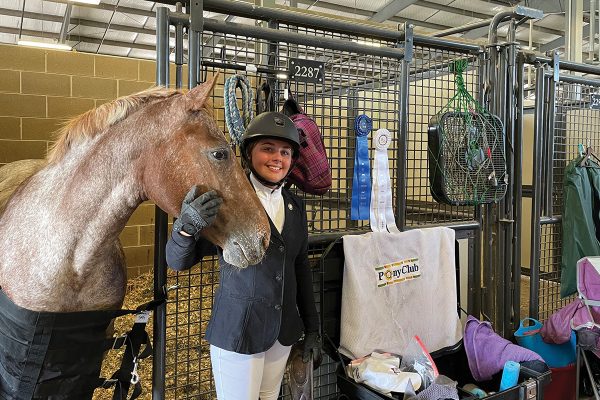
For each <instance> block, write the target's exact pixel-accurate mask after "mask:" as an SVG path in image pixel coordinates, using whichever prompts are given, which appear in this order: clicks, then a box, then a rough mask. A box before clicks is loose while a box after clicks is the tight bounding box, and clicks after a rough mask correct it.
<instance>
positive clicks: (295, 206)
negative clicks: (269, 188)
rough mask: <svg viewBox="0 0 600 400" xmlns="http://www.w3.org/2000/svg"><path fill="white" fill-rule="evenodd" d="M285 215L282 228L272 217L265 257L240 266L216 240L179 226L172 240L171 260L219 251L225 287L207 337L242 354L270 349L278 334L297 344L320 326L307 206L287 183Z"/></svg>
mask: <svg viewBox="0 0 600 400" xmlns="http://www.w3.org/2000/svg"><path fill="white" fill-rule="evenodd" d="M281 193H282V195H283V201H284V207H285V221H284V225H283V231H282V232H281V233H279V231H278V230H277V229H276V228H275V226H274V225H273V222H272V221H271V219H270V218H269V224H270V226H271V240H270V242H269V247H268V248H267V251H266V253H265V256H264V258H263V260H262V261H261V262H260V263H258V264H256V265H251V266H248V267H247V268H244V269H240V268H237V267H234V266H232V265H230V264H228V263H227V262H225V260H224V259H223V253H222V250H221V249H220V248H218V247H216V246H214V245H212V244H211V243H210V242H208V241H206V240H204V239H200V240H198V242H195V241H194V238H193V237H187V236H183V235H181V234H179V233H176V232H173V233H172V234H171V240H169V242H168V243H167V248H166V257H167V263H168V265H169V266H170V267H171V268H173V269H176V270H184V269H188V268H190V267H191V266H192V265H195V264H196V263H198V262H199V261H200V259H201V258H202V257H203V256H206V255H210V254H215V250H216V254H218V256H219V266H220V281H219V288H218V290H217V293H216V295H215V301H214V304H213V309H212V315H211V319H210V322H209V324H208V327H207V330H206V340H208V342H209V343H210V344H212V345H214V346H217V347H219V348H222V349H225V350H229V351H234V352H237V353H242V354H255V353H260V352H263V351H266V350H268V349H269V348H270V347H271V346H272V345H273V344H274V343H275V340H279V342H280V343H281V344H283V345H286V346H289V345H292V344H294V343H295V342H296V341H297V340H298V339H300V337H301V335H302V331H303V330H304V331H305V332H318V330H319V317H318V314H317V310H316V307H315V301H314V295H313V287H312V274H311V271H310V267H309V265H308V253H307V249H308V228H307V221H306V210H305V207H304V203H303V202H302V200H300V198H298V197H297V196H295V195H293V194H292V193H290V192H289V191H288V190H287V189H285V188H284V189H282V191H281Z"/></svg>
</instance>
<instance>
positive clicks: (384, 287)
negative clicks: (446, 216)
mask: <svg viewBox="0 0 600 400" xmlns="http://www.w3.org/2000/svg"><path fill="white" fill-rule="evenodd" d="M454 238H455V235H454V230H452V229H450V228H443V227H436V228H427V229H414V230H410V231H406V232H400V233H388V232H370V233H367V234H364V235H347V236H344V238H343V242H344V258H345V264H344V277H343V279H344V281H343V287H342V310H341V326H340V329H341V332H340V352H341V353H342V354H344V355H345V356H347V357H350V358H358V357H362V356H365V355H367V354H370V353H371V352H372V351H374V350H379V351H389V352H392V353H396V354H401V353H402V351H403V350H404V348H405V347H406V345H407V343H408V342H409V340H411V339H412V337H413V336H414V335H418V336H419V337H420V338H421V340H422V341H423V343H424V344H425V346H426V348H427V350H428V351H430V352H432V351H436V350H439V349H442V348H444V347H448V346H453V345H455V344H456V343H457V342H458V341H459V340H460V339H461V338H462V326H461V323H460V320H459V318H458V313H457V294H456V270H455V258H454V253H455V242H454Z"/></svg>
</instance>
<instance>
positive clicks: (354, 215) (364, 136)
mask: <svg viewBox="0 0 600 400" xmlns="http://www.w3.org/2000/svg"><path fill="white" fill-rule="evenodd" d="M371 129H373V121H372V120H371V118H369V117H367V116H366V115H364V114H361V115H359V116H358V117H356V119H355V120H354V130H355V131H356V148H355V151H354V176H353V179H352V201H351V207H350V219H351V220H353V221H358V220H365V219H366V220H368V219H369V218H370V207H371V168H370V164H369V138H368V135H369V132H371Z"/></svg>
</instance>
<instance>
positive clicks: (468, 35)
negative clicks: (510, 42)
mask: <svg viewBox="0 0 600 400" xmlns="http://www.w3.org/2000/svg"><path fill="white" fill-rule="evenodd" d="M489 31H490V27H489V26H482V27H481V28H475V29H472V30H470V31H468V32H465V34H464V35H463V36H462V37H463V38H464V39H471V40H473V39H479V38H480V37H482V36H487V34H488V32H489Z"/></svg>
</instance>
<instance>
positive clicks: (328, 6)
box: [298, 0, 449, 30]
mask: <svg viewBox="0 0 600 400" xmlns="http://www.w3.org/2000/svg"><path fill="white" fill-rule="evenodd" d="M314 2H315V1H314V0H298V3H299V4H308V5H310V4H313V3H314ZM315 6H316V7H319V8H322V9H324V10H330V11H336V12H343V13H347V14H355V15H360V16H362V17H367V18H371V17H372V16H373V15H375V12H373V11H369V10H361V9H359V8H353V7H347V6H341V5H338V4H334V3H329V2H327V1H323V0H320V1H319V2H318V3H316V4H315ZM388 21H391V22H396V23H399V24H403V23H405V22H411V23H413V24H415V25H417V26H421V27H423V28H428V29H434V30H443V29H447V28H449V26H446V25H440V24H434V23H431V22H423V21H414V20H408V19H406V18H400V17H391V18H388Z"/></svg>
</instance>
